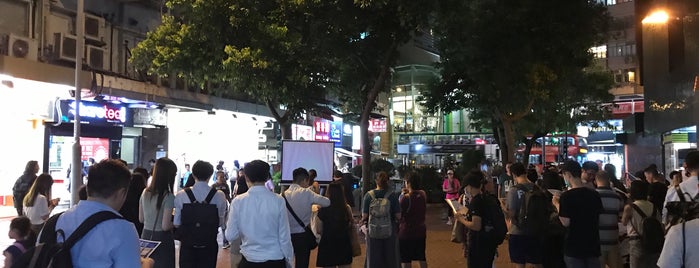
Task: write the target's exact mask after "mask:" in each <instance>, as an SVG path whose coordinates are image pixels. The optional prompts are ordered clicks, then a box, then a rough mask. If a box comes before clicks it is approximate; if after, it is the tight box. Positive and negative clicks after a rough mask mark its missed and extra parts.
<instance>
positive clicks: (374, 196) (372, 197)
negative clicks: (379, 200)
mask: <svg viewBox="0 0 699 268" xmlns="http://www.w3.org/2000/svg"><path fill="white" fill-rule="evenodd" d="M369 197H371V200H375V199H376V195H374V190H371V191H369Z"/></svg>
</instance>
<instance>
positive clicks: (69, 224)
mask: <svg viewBox="0 0 699 268" xmlns="http://www.w3.org/2000/svg"><path fill="white" fill-rule="evenodd" d="M100 211H111V212H114V213H116V214H117V215H119V212H117V211H116V210H114V209H112V208H111V207H109V206H107V205H105V204H102V203H100V202H97V201H90V200H82V201H80V203H78V205H76V206H74V207H72V208H71V209H70V210H68V211H66V212H65V213H63V215H61V216H60V217H59V218H58V222H57V223H56V229H57V230H58V229H61V230H63V232H65V235H66V238H68V237H69V236H70V235H71V234H73V232H74V231H75V229H77V228H78V226H79V225H80V224H81V223H82V222H83V221H85V220H86V219H87V218H88V217H90V216H92V215H93V214H95V213H97V212H100ZM57 239H58V240H57V241H59V242H62V241H63V237H62V236H60V235H58V238H57ZM70 256H71V257H72V260H73V266H74V267H76V268H79V267H85V268H101V267H114V268H120V267H124V268H134V267H141V255H140V246H139V242H138V233H137V232H136V227H134V225H133V223H131V222H129V221H126V220H122V219H113V220H107V221H104V222H102V223H100V224H98V225H97V226H95V227H94V228H93V229H92V230H90V232H88V233H87V234H86V235H85V236H84V237H83V238H82V239H80V241H78V242H77V243H76V244H75V245H74V246H73V248H72V249H71V250H70Z"/></svg>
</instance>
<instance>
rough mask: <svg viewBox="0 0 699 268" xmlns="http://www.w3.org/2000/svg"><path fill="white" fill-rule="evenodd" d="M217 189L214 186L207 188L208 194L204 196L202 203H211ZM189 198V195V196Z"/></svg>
mask: <svg viewBox="0 0 699 268" xmlns="http://www.w3.org/2000/svg"><path fill="white" fill-rule="evenodd" d="M216 192H217V190H216V189H214V188H211V190H209V194H208V195H207V196H206V199H204V203H206V204H211V199H214V196H215V195H216ZM190 198H191V197H190Z"/></svg>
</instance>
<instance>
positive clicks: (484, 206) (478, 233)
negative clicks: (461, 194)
mask: <svg viewBox="0 0 699 268" xmlns="http://www.w3.org/2000/svg"><path fill="white" fill-rule="evenodd" d="M483 181H485V176H484V175H483V172H480V171H471V172H469V173H468V174H467V175H466V178H465V180H464V184H465V185H466V187H465V191H466V192H467V193H468V194H470V195H471V196H472V197H471V202H470V203H469V205H468V211H466V212H465V213H464V212H460V213H459V215H458V217H456V219H457V220H458V221H459V222H461V223H462V224H463V225H464V226H465V227H466V228H468V239H469V240H468V245H469V248H468V256H467V258H466V259H467V262H468V267H470V268H491V267H493V260H494V259H495V253H496V252H497V246H498V245H499V244H500V243H502V240H501V239H502V238H504V234H505V233H506V231H507V230H506V229H507V228H506V226H505V219H504V216H503V215H502V213H500V215H499V216H500V217H497V216H498V215H496V214H497V213H496V212H497V211H500V212H501V210H500V206H499V202H495V201H496V200H497V198H495V197H494V196H492V197H489V196H487V195H486V194H484V193H483V192H482V191H481V185H482V183H483ZM498 226H501V227H498ZM499 229H502V230H499ZM497 240H500V241H497Z"/></svg>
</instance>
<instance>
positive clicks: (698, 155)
mask: <svg viewBox="0 0 699 268" xmlns="http://www.w3.org/2000/svg"><path fill="white" fill-rule="evenodd" d="M684 166H685V171H686V172H687V173H689V176H690V177H689V178H688V179H686V180H684V181H683V182H682V183H680V185H678V186H675V187H670V189H668V190H667V194H666V195H665V204H664V205H663V222H665V224H666V225H672V224H675V223H677V222H678V221H680V220H679V218H681V217H683V216H684V215H672V214H673V213H672V212H670V213H669V212H668V209H667V208H668V203H673V202H675V203H677V202H678V201H680V200H681V199H680V195H679V194H678V193H679V192H681V193H682V195H683V197H684V199H683V200H684V201H685V202H697V201H699V200H696V197H697V194H698V193H699V186H698V185H699V179H697V175H699V151H691V152H689V153H688V154H687V157H686V158H685V160H684Z"/></svg>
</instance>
